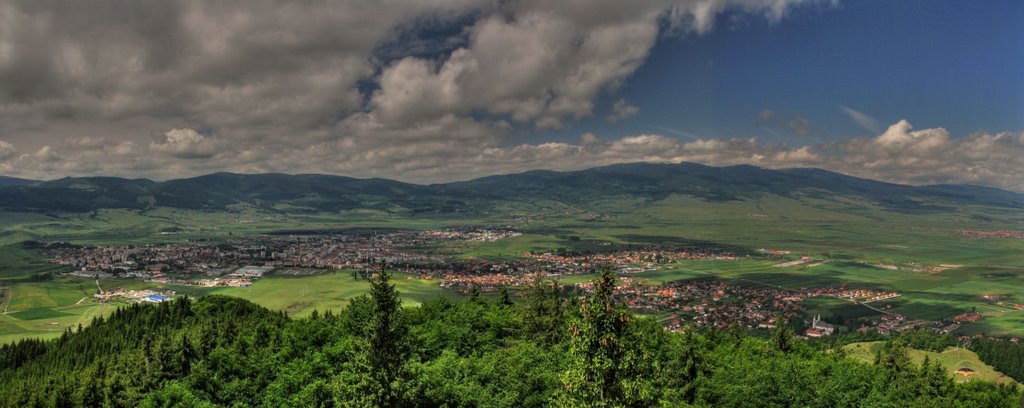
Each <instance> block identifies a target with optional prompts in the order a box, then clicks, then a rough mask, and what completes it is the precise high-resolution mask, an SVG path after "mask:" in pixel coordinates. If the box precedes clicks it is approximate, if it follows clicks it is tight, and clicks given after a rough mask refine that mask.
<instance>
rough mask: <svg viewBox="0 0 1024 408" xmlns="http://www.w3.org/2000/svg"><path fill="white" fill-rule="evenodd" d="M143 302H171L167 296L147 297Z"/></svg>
mask: <svg viewBox="0 0 1024 408" xmlns="http://www.w3.org/2000/svg"><path fill="white" fill-rule="evenodd" d="M144 300H145V301H147V302H153V303H160V302H166V301H168V300H171V298H169V297H167V296H160V295H149V296H146V298H145V299H144Z"/></svg>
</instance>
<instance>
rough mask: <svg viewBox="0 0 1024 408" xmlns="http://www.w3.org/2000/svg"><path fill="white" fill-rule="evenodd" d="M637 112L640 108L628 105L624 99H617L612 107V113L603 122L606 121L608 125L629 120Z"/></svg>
mask: <svg viewBox="0 0 1024 408" xmlns="http://www.w3.org/2000/svg"><path fill="white" fill-rule="evenodd" d="M639 111H640V108H637V107H636V106H633V105H630V104H629V103H627V102H626V100H625V99H619V100H618V101H615V104H614V105H612V113H611V114H610V115H608V116H605V118H604V120H606V121H608V123H615V122H618V121H620V120H622V119H626V118H630V117H632V116H633V115H636V113H637V112H639Z"/></svg>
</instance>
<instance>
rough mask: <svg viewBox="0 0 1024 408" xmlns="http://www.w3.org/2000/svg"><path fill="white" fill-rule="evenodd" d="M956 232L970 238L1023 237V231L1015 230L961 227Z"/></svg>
mask: <svg viewBox="0 0 1024 408" xmlns="http://www.w3.org/2000/svg"><path fill="white" fill-rule="evenodd" d="M956 233H957V234H960V235H962V236H964V237H967V238H970V239H992V238H1004V239H1024V231H1016V230H980V229H961V230H957V231H956Z"/></svg>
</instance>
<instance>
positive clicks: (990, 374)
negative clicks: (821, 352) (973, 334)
mask: <svg viewBox="0 0 1024 408" xmlns="http://www.w3.org/2000/svg"><path fill="white" fill-rule="evenodd" d="M880 346H882V342H878V341H874V342H865V343H853V344H847V345H846V346H844V347H843V350H845V351H846V352H847V355H848V356H849V357H850V358H853V359H854V360H858V361H863V362H865V363H869V364H873V363H874V361H875V353H877V352H878V348H879V347H880ZM908 351H909V353H908V354H909V355H910V360H911V361H913V363H914V364H916V365H920V364H921V363H922V362H923V361H924V358H925V356H927V357H928V359H930V360H931V361H937V362H939V363H941V364H942V366H943V367H944V368H945V369H946V372H947V373H949V375H950V377H953V379H955V380H956V381H957V382H961V383H962V382H968V381H978V380H981V381H992V382H997V383H1000V384H1002V383H1014V382H1015V381H1014V380H1013V378H1010V377H1007V376H1006V375H1003V373H1000V372H998V371H996V369H994V368H992V366H990V365H988V364H985V363H983V362H982V361H981V360H980V359H978V355H977V354H975V353H974V352H973V351H970V350H967V349H964V348H959V347H950V348H947V349H946V350H943V351H942V352H941V353H938V352H934V351H924V350H916V349H909V350H908ZM961 368H970V369H971V370H974V372H975V373H976V374H974V375H971V376H965V375H961V374H956V373H955V372H956V371H957V370H959V369H961Z"/></svg>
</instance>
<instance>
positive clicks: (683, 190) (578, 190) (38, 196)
mask: <svg viewBox="0 0 1024 408" xmlns="http://www.w3.org/2000/svg"><path fill="white" fill-rule="evenodd" d="M769 194H771V195H777V196H782V197H787V198H790V199H793V200H807V199H817V200H827V201H834V200H838V199H841V198H847V199H855V200H857V201H860V202H865V203H871V205H875V206H879V207H881V208H883V209H887V210H890V211H897V212H912V213H922V212H924V213H927V212H943V211H950V210H953V209H955V208H958V207H963V206H972V205H973V206H993V207H1005V208H1014V209H1019V208H1024V194H1021V193H1016V192H1011V191H1005V190H999V189H995V188H989V187H981V186H972V185H948V184H945V185H932V186H908V185H899V184H892V183H885V182H880V181H874V180H868V179H862V178H857V177H851V176H846V175H843V174H838V173H833V172H830V171H826V170H821V169H810V168H796V169H782V170H771V169H765V168H760V167H755V166H749V165H739V166H730V167H711V166H705V165H700V164H694V163H679V164H655V163H632V164H619V165H612V166H605V167H596V168H591V169H586V170H579V171H571V172H556V171H530V172H526V173H520V174H509V175H497V176H488V177H482V178H478V179H474V180H469V181H462V182H452V183H443V184H431V185H418V184H410V183H403V182H399V181H394V180H387V179H357V178H351V177H343V176H330V175H318V174H298V175H287V174H232V173H214V174H209V175H205V176H200V177H194V178H187V179H178V180H169V181H163V182H156V181H151V180H147V179H123V178H115V177H79V178H70V177H69V178H63V179H59V180H53V181H43V182H32V181H28V180H19V179H10V178H4V179H0V208H3V209H7V210H17V211H69V212H85V211H91V210H96V209H101V208H128V209H139V210H146V209H150V208H154V207H172V208H186V209H208V210H225V209H230V208H232V206H238V205H243V206H256V207H259V208H262V209H268V210H280V211H289V212H320V211H339V210H347V209H361V208H366V209H377V210H383V211H389V212H404V213H413V214H415V213H421V212H436V213H457V212H466V213H480V212H487V211H491V210H493V209H494V208H495V207H497V206H500V205H502V204H503V203H508V202H525V203H537V202H544V203H557V204H560V205H564V206H568V207H572V208H579V209H589V208H593V207H594V206H595V205H596V204H597V203H599V202H605V201H608V200H610V199H620V198H625V199H629V200H632V201H633V202H636V201H639V202H647V203H652V202H657V201H660V200H662V199H665V198H667V197H670V196H673V195H682V196H691V197H695V198H698V199H701V200H704V201H707V202H729V201H737V200H747V199H755V198H758V197H762V196H765V195H769Z"/></svg>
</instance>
